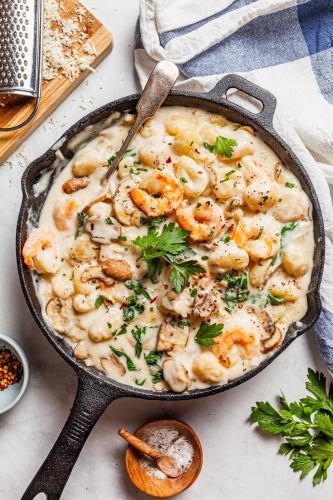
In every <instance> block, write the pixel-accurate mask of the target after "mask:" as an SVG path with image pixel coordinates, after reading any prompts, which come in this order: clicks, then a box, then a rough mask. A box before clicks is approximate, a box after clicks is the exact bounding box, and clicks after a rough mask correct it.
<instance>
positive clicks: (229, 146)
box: [203, 135, 238, 158]
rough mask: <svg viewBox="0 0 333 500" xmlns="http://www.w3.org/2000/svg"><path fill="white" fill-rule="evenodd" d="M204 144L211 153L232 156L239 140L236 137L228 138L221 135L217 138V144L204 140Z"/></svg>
mask: <svg viewBox="0 0 333 500" xmlns="http://www.w3.org/2000/svg"><path fill="white" fill-rule="evenodd" d="M203 145H204V147H205V148H206V149H208V151H210V152H211V153H215V154H216V155H220V156H224V157H226V158H231V157H232V154H233V152H234V147H235V146H237V145H238V142H237V141H236V140H235V139H228V138H227V137H222V136H221V135H219V136H217V138H216V141H215V144H209V143H208V142H204V143H203Z"/></svg>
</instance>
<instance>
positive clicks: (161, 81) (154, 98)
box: [101, 61, 179, 185]
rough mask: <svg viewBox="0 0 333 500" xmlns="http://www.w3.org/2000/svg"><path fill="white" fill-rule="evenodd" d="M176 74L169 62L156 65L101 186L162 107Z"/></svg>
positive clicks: (174, 67) (174, 66) (175, 68)
mask: <svg viewBox="0 0 333 500" xmlns="http://www.w3.org/2000/svg"><path fill="white" fill-rule="evenodd" d="M178 74H179V71H178V68H177V66H176V65H175V64H173V63H172V62H170V61H161V62H159V63H158V64H156V66H155V68H154V69H153V71H152V72H151V74H150V77H149V79H148V81H147V83H146V86H145V88H144V89H143V92H142V94H141V97H140V99H139V101H138V103H137V105H136V111H137V117H136V120H135V123H134V125H133V127H132V128H131V130H130V131H129V133H128V136H127V137H126V139H125V140H124V142H123V144H122V146H121V148H120V150H119V151H118V153H117V154H116V157H115V159H114V160H113V162H112V164H111V165H110V167H109V168H108V170H107V172H106V174H105V175H104V176H103V177H102V180H101V183H102V185H105V184H106V183H107V181H108V180H109V178H110V176H111V175H112V173H113V172H114V171H115V169H116V168H117V166H118V164H119V162H120V160H121V159H122V157H123V156H124V154H125V152H126V150H127V148H128V146H129V144H130V142H131V140H132V139H133V137H134V136H135V135H136V133H137V132H138V130H139V128H140V127H141V125H142V124H143V123H144V122H145V121H146V120H147V119H148V118H151V117H152V116H154V114H155V113H156V111H157V110H158V109H159V108H160V107H161V106H162V104H163V102H164V101H165V99H166V97H167V95H168V94H169V92H170V90H171V89H172V87H173V86H174V84H175V82H176V80H177V78H178Z"/></svg>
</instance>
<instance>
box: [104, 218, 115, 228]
mask: <svg viewBox="0 0 333 500" xmlns="http://www.w3.org/2000/svg"><path fill="white" fill-rule="evenodd" d="M105 222H106V224H109V226H113V222H112V219H111V217H107V218H106V219H105Z"/></svg>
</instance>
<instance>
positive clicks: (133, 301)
mask: <svg viewBox="0 0 333 500" xmlns="http://www.w3.org/2000/svg"><path fill="white" fill-rule="evenodd" d="M144 310H145V306H144V305H143V304H142V302H140V301H139V299H138V297H137V296H136V295H130V296H129V297H128V299H127V304H126V305H125V307H124V308H123V316H124V320H125V321H131V320H132V319H134V318H135V316H137V315H138V314H141V313H143V311H144Z"/></svg>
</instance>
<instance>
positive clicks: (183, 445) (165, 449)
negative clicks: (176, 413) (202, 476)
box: [139, 427, 193, 479]
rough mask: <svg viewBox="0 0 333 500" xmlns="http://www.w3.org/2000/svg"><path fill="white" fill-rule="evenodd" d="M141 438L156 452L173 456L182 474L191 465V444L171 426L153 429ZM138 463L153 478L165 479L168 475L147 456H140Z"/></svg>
mask: <svg viewBox="0 0 333 500" xmlns="http://www.w3.org/2000/svg"><path fill="white" fill-rule="evenodd" d="M142 439H143V441H145V442H146V443H147V444H148V445H149V446H151V447H152V448H154V449H155V450H157V451H158V452H160V453H163V454H165V455H168V456H170V457H172V458H174V459H175V465H176V467H177V468H179V469H181V471H182V474H183V473H184V472H185V471H186V470H187V469H188V468H189V467H190V466H191V463H192V460H193V446H192V444H191V443H190V441H189V440H188V439H187V438H186V437H185V436H184V435H183V434H182V433H180V432H179V431H177V430H176V429H174V428H173V427H163V428H160V429H155V430H153V431H151V432H149V434H148V433H147V434H144V435H143V436H142ZM139 463H140V465H141V467H142V468H143V469H145V470H146V471H147V473H148V474H149V475H150V476H152V477H154V478H155V479H166V478H167V477H168V476H167V475H166V474H164V472H162V471H161V470H160V469H159V468H158V467H157V465H156V463H155V461H154V460H152V459H151V458H149V457H147V456H143V457H142V458H140V461H139Z"/></svg>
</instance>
